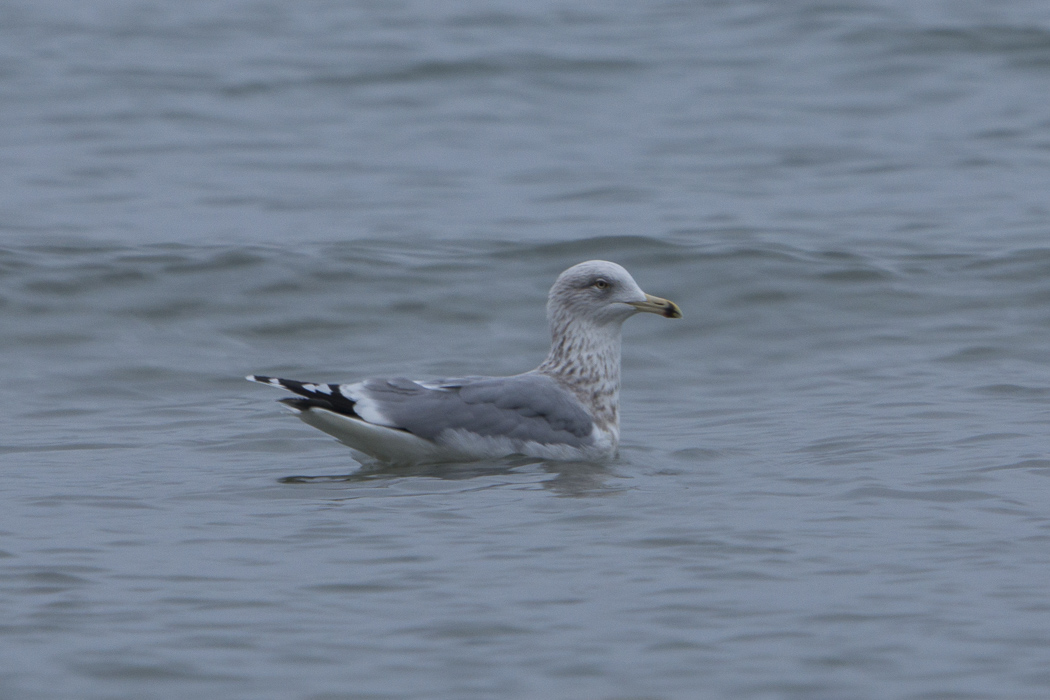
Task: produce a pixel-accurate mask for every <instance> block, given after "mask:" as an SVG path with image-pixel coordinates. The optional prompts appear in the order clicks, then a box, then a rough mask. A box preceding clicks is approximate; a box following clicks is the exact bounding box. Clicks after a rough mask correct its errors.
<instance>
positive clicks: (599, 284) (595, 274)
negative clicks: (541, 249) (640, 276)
mask: <svg viewBox="0 0 1050 700" xmlns="http://www.w3.org/2000/svg"><path fill="white" fill-rule="evenodd" d="M639 311H647V312H649V313H654V314H660V315H661V316H666V317H667V318H681V317H682V311H681V309H679V308H678V305H677V304H675V303H674V302H672V301H668V300H667V299H661V298H660V297H654V296H651V295H649V294H646V293H645V292H643V291H642V289H641V287H639V286H638V283H637V282H635V281H634V278H633V277H631V275H630V273H629V272H627V270H625V269H623V268H622V267H620V266H619V265H617V264H616V263H612V262H607V261H605V260H588V261H587V262H582V263H580V264H579V265H573V266H572V267H570V268H569V269H568V270H566V271H565V272H563V273H561V274H560V275H559V276H558V280H557V281H556V282H555V283H554V286H553V287H551V291H550V295H549V296H548V298H547V316H548V317H549V318H550V320H551V324H552V325H554V326H555V327H557V326H562V325H563V324H566V323H581V322H582V323H590V324H593V325H596V326H605V325H608V324H611V323H614V324H617V325H618V324H621V323H623V322H624V321H625V320H627V319H628V318H630V317H631V316H633V315H634V314H636V313H638V312H639Z"/></svg>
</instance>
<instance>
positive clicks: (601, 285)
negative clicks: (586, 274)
mask: <svg viewBox="0 0 1050 700" xmlns="http://www.w3.org/2000/svg"><path fill="white" fill-rule="evenodd" d="M594 288H595V289H608V288H609V283H608V282H606V281H605V280H603V279H602V278H601V277H599V278H598V279H596V280H594Z"/></svg>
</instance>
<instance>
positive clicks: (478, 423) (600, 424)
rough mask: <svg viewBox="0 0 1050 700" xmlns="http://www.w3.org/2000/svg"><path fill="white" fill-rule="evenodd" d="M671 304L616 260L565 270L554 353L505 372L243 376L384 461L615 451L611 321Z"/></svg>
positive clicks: (616, 368) (674, 313)
mask: <svg viewBox="0 0 1050 700" xmlns="http://www.w3.org/2000/svg"><path fill="white" fill-rule="evenodd" d="M639 311H647V312H649V313H654V314H659V315H661V316H665V317H667V318H681V317H682V312H681V310H680V309H679V308H678V305H677V304H675V303H674V302H672V301H668V300H667V299H661V298H660V297H654V296H651V295H649V294H646V293H645V292H643V291H642V290H641V288H640V287H639V286H638V284H637V283H636V282H635V281H634V279H633V278H632V277H631V275H630V274H629V273H628V272H627V270H625V269H623V268H622V267H620V266H619V265H617V264H616V263H611V262H606V261H604V260H591V261H588V262H583V263H580V264H579V265H575V266H573V267H570V268H569V269H568V270H566V271H565V272H563V273H562V274H561V275H560V276H559V277H558V279H557V281H556V282H555V283H554V286H553V287H551V291H550V295H549V297H548V300H547V317H548V320H549V322H550V330H551V340H552V342H551V350H550V353H549V354H548V355H547V359H546V360H544V361H543V363H542V364H541V365H540V366H539V367H537V368H536V369H534V370H532V371H530V372H525V373H524V374H517V375H514V376H512V377H465V378H461V379H442V380H438V381H422V380H411V379H404V378H401V377H397V378H393V379H366V380H365V381H362V382H357V383H355V384H316V383H310V382H299V381H294V380H291V379H278V378H276V377H264V376H261V375H250V376H248V379H249V380H250V381H253V382H259V383H261V384H270V385H273V386H277V387H281V388H283V389H287V390H289V391H292V392H294V393H296V394H298V395H299V396H298V397H296V398H287V399H281V401H282V403H284V404H285V405H287V406H288V407H290V408H291V409H293V410H294V411H296V412H297V413H298V415H299V418H301V419H302V420H303V421H304V422H306V423H308V424H309V425H312V426H313V427H315V428H318V429H320V430H323V431H324V432H326V433H328V434H330V435H333V436H334V437H336V438H338V439H339V440H340V441H341V442H343V443H345V444H347V445H349V446H350V447H352V448H353V449H354V450H356V451H358V452H362V453H364V454H365V455H369V456H371V457H373V458H375V459H377V460H379V461H381V462H387V463H391V464H418V463H432V462H447V461H468V460H478V459H488V458H497V457H504V456H509V455H519V454H520V455H526V456H530V457H538V458H541V459H554V460H566V461H578V460H599V459H605V458H608V457H611V456H613V455H614V454H615V453H616V446H617V444H618V443H619V440H620V420H619V394H620V326H621V324H622V323H623V322H624V321H625V320H627V319H628V318H630V317H631V316H633V315H634V314H636V313H638V312H639Z"/></svg>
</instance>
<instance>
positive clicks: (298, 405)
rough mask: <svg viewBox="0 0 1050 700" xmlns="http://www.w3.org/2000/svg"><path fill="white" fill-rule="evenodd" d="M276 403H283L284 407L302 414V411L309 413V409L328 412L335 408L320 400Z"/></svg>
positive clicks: (298, 399)
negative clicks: (321, 409)
mask: <svg viewBox="0 0 1050 700" xmlns="http://www.w3.org/2000/svg"><path fill="white" fill-rule="evenodd" d="M277 401H278V403H283V404H284V405H285V406H288V407H290V408H294V409H295V410H296V411H299V412H300V413H302V412H303V411H309V410H310V409H311V408H324V409H327V410H329V411H334V410H335V407H334V406H333V405H332V404H331V402H329V401H322V400H321V399H300V398H289V399H277Z"/></svg>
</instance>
